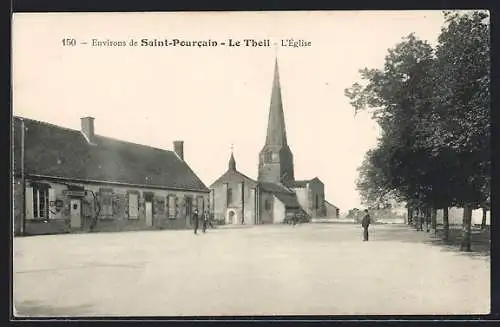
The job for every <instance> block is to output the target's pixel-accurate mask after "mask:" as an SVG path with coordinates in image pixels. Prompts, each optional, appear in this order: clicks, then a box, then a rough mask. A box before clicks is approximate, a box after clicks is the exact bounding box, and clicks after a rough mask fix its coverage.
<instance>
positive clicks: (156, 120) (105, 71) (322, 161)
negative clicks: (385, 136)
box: [13, 11, 443, 212]
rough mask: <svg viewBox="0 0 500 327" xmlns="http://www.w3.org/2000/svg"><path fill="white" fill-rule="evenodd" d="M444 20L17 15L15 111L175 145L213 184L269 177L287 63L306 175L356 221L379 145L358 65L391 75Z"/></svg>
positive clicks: (421, 16)
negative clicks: (275, 102) (248, 44)
mask: <svg viewBox="0 0 500 327" xmlns="http://www.w3.org/2000/svg"><path fill="white" fill-rule="evenodd" d="M442 25H443V16H442V14H441V12H440V11H405V12H383V11H378V12H373V11H372V12H368V11H366V12H361V11H358V12H356V11H344V12H339V11H337V12H319V11H318V12H255V13H243V12H240V13H222V12H219V13H78V14H76V13H71V14H61V13H58V14H55V13H54V14H15V15H14V18H13V77H14V79H13V100H14V101H13V110H14V114H15V115H19V116H23V117H27V118H32V119H37V120H42V121H47V122H50V123H53V124H57V125H61V126H65V127H69V128H74V129H79V128H80V117H83V116H87V115H90V116H93V117H95V118H96V121H95V129H96V133H97V134H100V135H104V136H110V137H114V138H118V139H122V140H127V141H130V142H135V143H141V144H147V145H151V146H154V147H159V148H164V149H172V148H173V145H172V142H173V141H174V140H177V139H179V140H184V142H185V144H184V155H185V159H186V161H187V162H188V163H189V164H190V166H191V167H192V169H193V170H194V171H195V172H196V173H197V174H198V176H199V177H200V178H201V179H202V180H203V181H204V182H205V184H206V185H207V186H209V185H210V184H211V183H212V182H213V181H214V180H215V179H217V178H218V177H219V176H220V175H221V174H222V173H224V172H225V171H226V169H227V162H228V159H229V155H230V147H231V144H232V143H233V144H234V154H235V158H236V163H237V168H238V170H239V171H241V172H242V173H244V174H246V175H248V176H249V177H252V178H256V177H257V164H258V153H259V151H260V150H261V148H262V146H263V145H264V140H265V134H266V128H267V117H268V110H269V102H270V97H271V85H272V77H273V68H274V58H275V54H276V53H277V54H278V61H279V67H280V79H281V85H282V97H283V105H284V113H285V121H286V127H287V137H288V142H289V144H290V148H291V150H292V152H293V154H294V161H295V177H296V178H297V179H307V178H313V177H315V176H318V177H319V178H320V179H321V180H322V181H323V182H324V183H325V191H326V199H327V200H329V201H330V202H332V203H333V204H335V205H337V206H339V207H340V210H341V211H342V212H346V211H347V210H349V209H350V208H352V207H359V206H360V198H359V195H358V192H357V191H356V189H355V180H356V178H357V172H356V168H357V167H358V166H359V165H360V164H361V161H362V159H363V156H364V153H365V152H366V151H367V150H368V149H370V148H372V147H374V146H375V144H376V139H377V136H378V133H379V131H378V127H377V125H376V123H374V122H373V121H372V120H371V119H370V116H369V114H367V113H361V114H358V115H357V116H356V117H355V118H354V114H353V113H354V111H353V108H352V107H351V106H350V105H349V101H348V99H347V98H346V97H345V96H344V89H345V88H346V87H350V86H351V85H352V83H354V82H356V81H359V74H358V70H359V69H361V68H364V67H368V68H381V67H382V65H383V63H384V57H385V55H386V53H387V49H388V48H390V47H393V46H394V45H395V44H396V43H397V42H399V41H400V40H401V38H402V37H404V36H406V35H408V34H409V33H412V32H414V33H415V34H416V35H417V36H418V37H420V38H421V39H425V40H428V41H430V42H431V43H435V41H436V38H437V36H438V34H439V32H440V28H441V27H442ZM65 37H71V38H75V39H76V40H77V41H90V40H91V39H92V38H99V39H101V40H106V39H111V40H126V41H128V40H129V39H130V38H134V39H137V40H140V39H141V38H155V37H156V38H159V39H164V38H182V39H186V40H187V39H196V40H203V39H207V38H210V39H212V40H218V41H221V40H224V39H227V38H233V39H240V38H241V39H243V38H256V39H265V38H270V39H271V41H272V42H274V41H277V42H279V40H280V39H281V38H294V39H297V40H298V39H303V40H308V41H311V42H312V45H311V46H310V47H305V48H282V47H277V48H274V47H271V48H245V47H240V48H226V47H220V48H171V47H168V48H140V47H137V48H130V47H121V48H109V47H104V48H95V47H94V48H92V47H90V46H88V45H87V46H84V45H77V46H76V47H73V48H72V47H63V46H62V45H61V40H62V39H63V38H65Z"/></svg>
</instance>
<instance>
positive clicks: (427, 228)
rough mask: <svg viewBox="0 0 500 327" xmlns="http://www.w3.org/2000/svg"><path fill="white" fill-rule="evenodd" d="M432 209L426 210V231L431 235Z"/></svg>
mask: <svg viewBox="0 0 500 327" xmlns="http://www.w3.org/2000/svg"><path fill="white" fill-rule="evenodd" d="M430 215H431V209H430V208H425V230H426V232H427V233H429V232H430V231H431V230H430V227H431V226H430V222H431V217H430Z"/></svg>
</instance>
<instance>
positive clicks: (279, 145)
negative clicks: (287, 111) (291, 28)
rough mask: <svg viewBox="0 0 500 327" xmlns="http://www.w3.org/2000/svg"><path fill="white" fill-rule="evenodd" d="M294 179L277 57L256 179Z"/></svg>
mask: <svg viewBox="0 0 500 327" xmlns="http://www.w3.org/2000/svg"><path fill="white" fill-rule="evenodd" d="M294 179H295V177H294V171H293V155H292V151H291V150H290V148H289V146H288V143H287V140H286V129H285V115H284V114H283V104H282V101H281V86H280V77H279V71H278V59H276V62H275V65H274V80H273V88H272V94H271V104H270V107H269V118H268V122H267V136H266V143H265V144H264V147H263V148H262V150H261V151H260V154H259V177H258V180H259V181H262V182H271V183H283V182H290V181H293V180H294Z"/></svg>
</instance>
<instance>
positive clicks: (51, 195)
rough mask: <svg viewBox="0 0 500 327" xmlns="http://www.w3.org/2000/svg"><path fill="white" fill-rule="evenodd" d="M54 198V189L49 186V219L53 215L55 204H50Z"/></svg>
mask: <svg viewBox="0 0 500 327" xmlns="http://www.w3.org/2000/svg"><path fill="white" fill-rule="evenodd" d="M55 200H56V190H54V189H53V188H49V219H53V218H54V217H55V206H52V207H51V206H50V204H51V203H54V201H55Z"/></svg>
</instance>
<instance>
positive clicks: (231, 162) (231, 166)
mask: <svg viewBox="0 0 500 327" xmlns="http://www.w3.org/2000/svg"><path fill="white" fill-rule="evenodd" d="M228 170H232V171H236V160H234V156H233V153H232V152H231V158H229V165H228Z"/></svg>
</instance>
